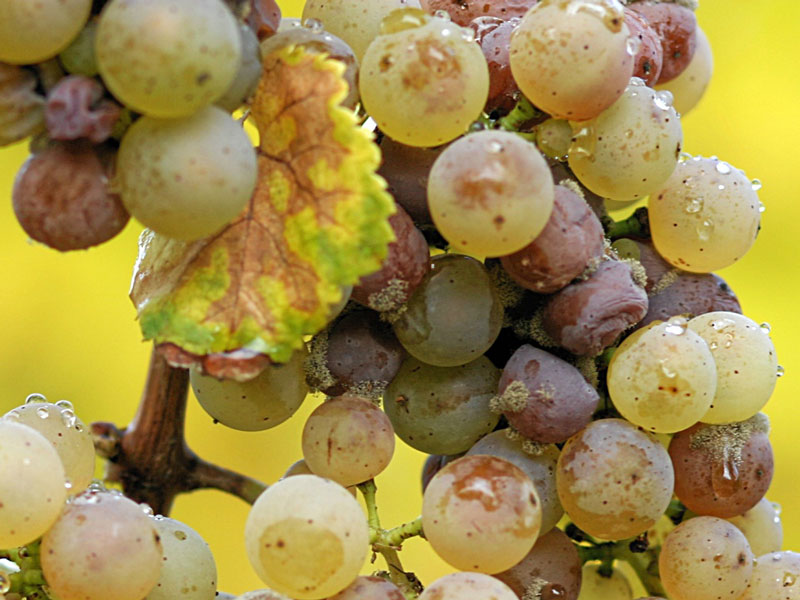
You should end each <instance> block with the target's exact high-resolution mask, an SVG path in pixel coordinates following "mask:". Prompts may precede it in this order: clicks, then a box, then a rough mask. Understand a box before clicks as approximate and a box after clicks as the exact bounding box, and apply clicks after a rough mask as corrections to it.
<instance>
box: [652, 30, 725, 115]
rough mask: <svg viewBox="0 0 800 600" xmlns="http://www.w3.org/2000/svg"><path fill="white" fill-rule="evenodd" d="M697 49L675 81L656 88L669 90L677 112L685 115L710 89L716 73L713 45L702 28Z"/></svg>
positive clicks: (698, 33) (698, 34)
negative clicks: (713, 73)
mask: <svg viewBox="0 0 800 600" xmlns="http://www.w3.org/2000/svg"><path fill="white" fill-rule="evenodd" d="M696 36H697V48H695V51H694V56H693V57H692V60H691V62H690V63H689V64H688V66H687V67H686V69H684V71H683V72H682V73H681V74H680V75H678V76H677V77H676V78H675V79H672V80H670V81H668V82H667V83H661V84H659V85H657V86H656V89H657V90H669V91H670V92H672V95H673V97H674V101H673V104H674V106H675V110H677V111H678V112H679V113H680V114H681V115H685V114H686V113H688V112H689V111H690V110H692V109H693V108H694V107H695V106H697V103H698V102H700V99H701V98H702V97H703V94H704V93H705V91H706V88H707V87H708V83H709V81H711V74H712V72H713V71H714V58H713V56H712V54H711V44H710V43H709V41H708V36H706V34H705V33H704V32H703V30H702V29H700V27H699V26H698V27H697V33H696Z"/></svg>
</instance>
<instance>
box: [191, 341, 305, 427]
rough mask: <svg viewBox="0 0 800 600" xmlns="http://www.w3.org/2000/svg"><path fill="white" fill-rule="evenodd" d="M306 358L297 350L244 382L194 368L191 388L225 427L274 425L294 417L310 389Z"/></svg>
mask: <svg viewBox="0 0 800 600" xmlns="http://www.w3.org/2000/svg"><path fill="white" fill-rule="evenodd" d="M304 359H305V351H298V352H295V353H294V354H293V355H292V357H291V358H290V359H289V362H287V363H286V364H273V365H269V366H267V368H265V369H264V370H263V371H262V372H261V374H260V375H258V376H257V377H256V378H255V379H252V380H250V381H244V382H239V381H234V380H232V379H223V380H219V379H216V378H214V377H208V376H206V375H201V374H200V372H199V371H196V370H192V371H191V372H190V377H191V383H192V390H194V395H195V396H196V397H197V401H198V402H200V406H202V407H203V409H204V410H205V411H206V412H207V413H208V414H209V415H210V416H211V418H213V419H214V420H215V421H218V422H220V423H222V424H223V425H225V426H226V427H231V428H232V429H238V430H239V431H263V430H265V429H271V428H272V427H275V426H276V425H280V424H281V423H283V422H284V421H286V419H288V418H289V417H291V416H292V415H293V414H294V413H295V412H296V411H297V409H298V408H300V405H301V404H302V403H303V400H304V399H305V397H306V394H307V393H308V386H306V382H305V370H304V368H303V363H304Z"/></svg>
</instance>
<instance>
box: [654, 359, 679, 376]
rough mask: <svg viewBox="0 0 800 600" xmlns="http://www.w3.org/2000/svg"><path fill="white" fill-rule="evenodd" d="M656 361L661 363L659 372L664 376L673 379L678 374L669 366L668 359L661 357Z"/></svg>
mask: <svg viewBox="0 0 800 600" xmlns="http://www.w3.org/2000/svg"><path fill="white" fill-rule="evenodd" d="M658 362H659V364H660V365H661V372H662V373H663V374H664V377H666V378H668V379H675V377H676V376H677V375H678V374H677V373H676V372H675V371H673V370H672V369H671V368H670V367H669V364H668V362H669V361H668V360H667V359H666V358H662V359H661V360H659V361H658Z"/></svg>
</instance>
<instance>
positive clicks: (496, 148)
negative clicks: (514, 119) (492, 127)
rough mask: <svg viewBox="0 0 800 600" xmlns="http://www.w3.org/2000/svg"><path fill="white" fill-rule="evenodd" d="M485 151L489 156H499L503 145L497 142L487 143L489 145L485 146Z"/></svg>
mask: <svg viewBox="0 0 800 600" xmlns="http://www.w3.org/2000/svg"><path fill="white" fill-rule="evenodd" d="M486 150H487V151H488V152H489V153H490V154H499V153H500V152H502V151H503V144H501V143H500V142H497V141H493V142H489V144H488V145H487V146H486Z"/></svg>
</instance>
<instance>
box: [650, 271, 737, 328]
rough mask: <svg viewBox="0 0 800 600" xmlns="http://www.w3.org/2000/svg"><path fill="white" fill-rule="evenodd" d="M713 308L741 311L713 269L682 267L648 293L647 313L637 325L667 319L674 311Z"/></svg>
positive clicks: (695, 311)
mask: <svg viewBox="0 0 800 600" xmlns="http://www.w3.org/2000/svg"><path fill="white" fill-rule="evenodd" d="M714 311H727V312H735V313H738V314H742V307H741V305H740V304H739V300H738V299H737V298H736V294H734V293H733V290H731V288H730V287H728V284H727V283H725V281H724V280H723V279H722V277H720V276H718V275H715V274H714V273H685V272H683V271H681V272H679V275H678V277H677V279H676V280H675V281H674V282H673V283H672V284H671V285H669V286H667V287H666V288H664V289H663V290H661V291H660V292H658V293H657V294H654V295H653V296H650V304H649V307H648V309H647V314H646V315H645V316H644V319H642V321H641V322H640V323H639V325H638V327H644V326H645V325H648V324H649V323H652V322H653V321H656V320H658V321H667V320H669V318H670V317H674V316H676V315H688V316H689V318H691V317H696V316H697V315H702V314H705V313H708V312H714Z"/></svg>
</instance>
